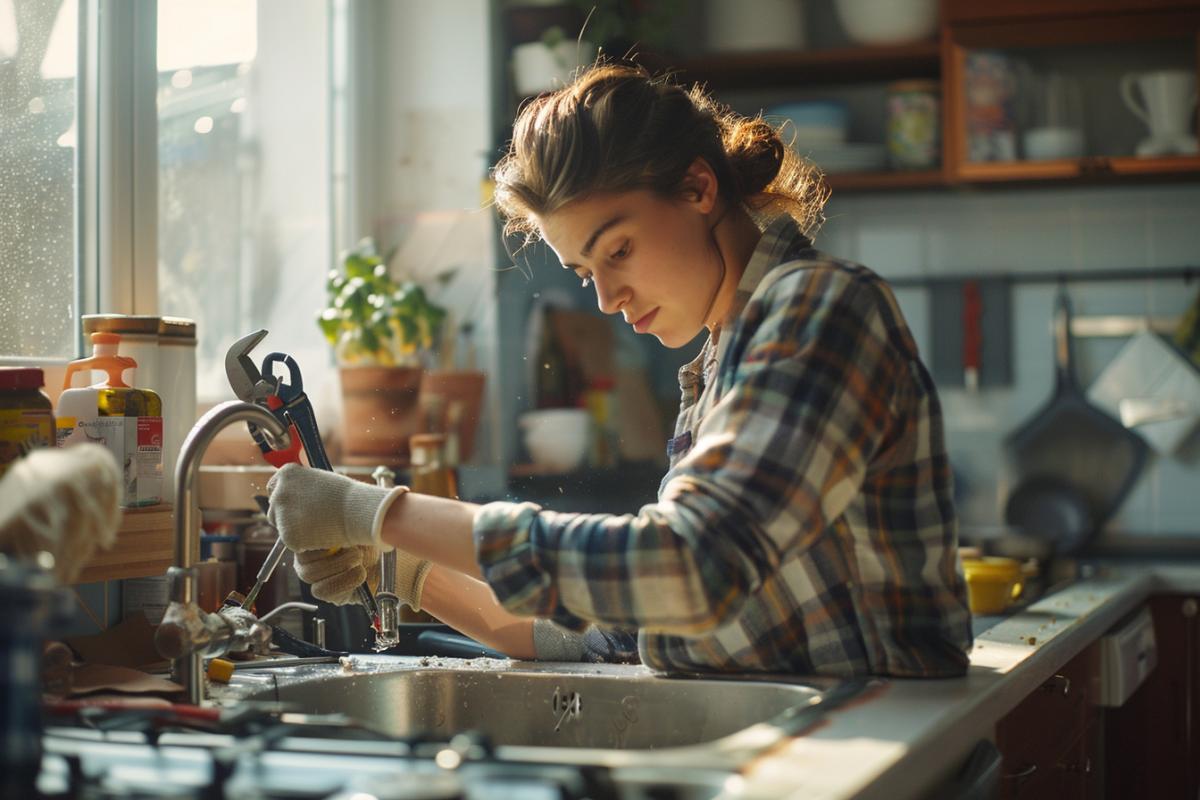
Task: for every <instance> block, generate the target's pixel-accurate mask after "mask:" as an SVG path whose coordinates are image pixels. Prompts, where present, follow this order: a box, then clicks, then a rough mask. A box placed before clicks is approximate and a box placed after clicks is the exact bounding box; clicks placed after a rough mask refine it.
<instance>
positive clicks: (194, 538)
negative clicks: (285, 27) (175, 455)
mask: <svg viewBox="0 0 1200 800" xmlns="http://www.w3.org/2000/svg"><path fill="white" fill-rule="evenodd" d="M236 422H252V423H254V424H255V425H257V426H258V427H260V428H262V429H263V431H264V432H266V434H267V440H268V441H269V442H270V444H271V446H272V447H274V448H275V449H276V450H282V449H284V448H286V447H288V445H290V444H291V437H290V436H288V432H287V428H286V427H284V425H283V423H281V422H280V421H279V420H277V419H275V417H274V416H272V415H271V412H269V411H267V410H266V409H264V408H263V407H262V406H256V405H254V404H253V403H243V402H242V401H240V400H229V401H227V402H225V403H220V404H218V405H215V406H213V407H212V409H211V410H210V411H209V412H208V413H207V414H205V415H204V416H203V417H201V418H200V419H199V421H197V422H196V424H195V426H193V428H192V430H191V432H190V433H189V434H188V437H187V439H185V440H184V442H183V448H182V449H181V450H180V451H179V460H178V461H177V462H175V502H176V506H175V565H176V566H178V567H183V568H185V569H186V568H188V567H191V566H193V565H195V564H196V562H197V561H199V560H200V508H199V506H198V505H197V503H196V498H195V491H196V480H197V477H198V476H199V474H200V462H201V461H202V460H203V458H204V453H205V451H206V450H208V446H209V445H210V444H211V443H212V440H213V439H214V438H215V437H216V435H217V434H218V433H220V432H221V431H222V430H224V429H225V428H227V427H229V426H230V425H233V424H234V423H236ZM192 599H195V598H192Z"/></svg>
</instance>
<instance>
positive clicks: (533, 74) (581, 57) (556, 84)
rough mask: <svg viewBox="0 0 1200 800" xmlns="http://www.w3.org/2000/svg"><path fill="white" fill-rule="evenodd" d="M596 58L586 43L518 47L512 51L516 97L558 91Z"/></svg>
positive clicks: (529, 43) (538, 43)
mask: <svg viewBox="0 0 1200 800" xmlns="http://www.w3.org/2000/svg"><path fill="white" fill-rule="evenodd" d="M595 58H596V46H595V45H593V44H592V43H591V42H589V41H587V40H583V41H580V42H576V41H575V40H574V39H567V40H564V41H561V42H559V43H558V44H556V45H555V46H554V47H553V48H550V47H547V46H546V45H544V44H542V43H541V42H526V43H524V44H519V45H517V46H516V47H514V48H513V51H512V66H513V83H514V84H515V87H516V90H517V94H521V95H531V94H540V93H541V92H548V91H551V90H554V89H561V88H562V87H564V86H566V85H567V84H569V83H570V82H571V81H573V80H574V79H575V75H576V73H577V72H578V70H580V69H581V68H583V67H586V66H588V65H589V64H591V63H592V61H594V60H595Z"/></svg>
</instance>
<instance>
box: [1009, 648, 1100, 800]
mask: <svg viewBox="0 0 1200 800" xmlns="http://www.w3.org/2000/svg"><path fill="white" fill-rule="evenodd" d="M1098 676H1099V663H1098V650H1097V649H1096V648H1095V647H1094V646H1093V647H1089V648H1087V649H1086V650H1084V651H1083V652H1082V653H1080V654H1079V655H1078V656H1076V657H1075V658H1074V659H1073V660H1072V661H1071V662H1070V663H1068V664H1067V665H1065V666H1064V667H1063V668H1062V669H1061V670H1059V671H1058V672H1057V673H1056V674H1055V675H1054V676H1053V677H1051V678H1050V679H1049V680H1048V681H1046V682H1045V683H1044V684H1043V685H1042V686H1041V687H1039V688H1038V689H1036V690H1034V692H1033V693H1032V694H1030V695H1029V696H1028V697H1026V698H1025V699H1024V700H1023V701H1021V703H1020V704H1019V705H1017V706H1016V708H1014V709H1013V710H1012V711H1010V712H1009V713H1008V715H1007V716H1005V717H1004V718H1003V719H1001V720H1000V722H999V723H997V725H996V747H997V749H999V750H1000V753H1001V756H1002V759H1003V761H1002V765H1001V780H1000V791H1001V797H1003V798H1022V800H1028V799H1030V798H1053V799H1054V800H1072V799H1073V798H1085V797H1095V796H1097V795H1096V793H1095V787H1096V785H1097V780H1098V778H1097V772H1098V768H1099V765H1100V750H1099V748H1100V745H1101V742H1100V727H1099V720H1098V718H1097V716H1096V710H1095V708H1094V701H1095V698H1096V691H1097V680H1098Z"/></svg>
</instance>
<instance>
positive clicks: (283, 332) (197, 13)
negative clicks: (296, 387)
mask: <svg viewBox="0 0 1200 800" xmlns="http://www.w3.org/2000/svg"><path fill="white" fill-rule="evenodd" d="M157 8H158V25H157V27H158V47H157V50H158V55H157V63H158V96H157V101H158V102H157V105H158V265H159V267H158V303H159V312H160V313H163V314H171V315H176V316H184V317H191V318H193V319H195V320H197V322H198V332H199V338H200V341H199V346H198V349H197V354H196V355H197V366H198V378H197V386H198V387H199V392H200V399H201V400H217V399H223V398H226V397H228V396H229V386H228V382H227V381H226V379H225V365H224V357H225V350H226V349H227V348H228V347H229V345H230V344H231V343H232V342H233V341H234V340H235V339H237V338H238V337H240V336H242V335H244V334H246V333H250V332H252V331H254V330H257V329H259V328H266V329H267V330H270V331H271V332H272V334H274V335H272V336H271V337H269V338H268V339H267V340H266V342H265V347H267V348H270V349H277V350H286V351H287V352H288V353H291V354H292V355H294V356H295V357H296V358H297V360H298V361H299V362H300V364H301V365H302V367H303V368H304V370H305V373H306V375H307V373H309V372H320V371H321V368H322V367H324V366H325V365H326V364H327V363H328V361H329V358H330V356H329V348H328V345H326V343H325V341H324V339H322V338H321V334H320V331H319V329H318V328H317V325H316V321H315V320H316V313H317V310H318V309H319V308H320V307H321V306H322V303H323V300H324V297H323V293H324V278H325V274H326V273H327V272H328V270H329V269H330V266H331V265H332V263H333V261H332V253H333V246H332V243H331V218H330V198H331V180H330V178H331V175H330V173H331V166H330V159H329V153H330V111H329V105H330V92H329V90H328V86H329V81H330V75H331V69H330V19H329V16H330V12H329V4H328V3H327V2H326V0H288V1H287V2H279V1H278V0H262V1H261V2H254V0H220V1H219V2H216V1H215V0H208V1H207V2H204V3H196V2H194V0H159V2H158V6H157ZM310 367H311V369H310Z"/></svg>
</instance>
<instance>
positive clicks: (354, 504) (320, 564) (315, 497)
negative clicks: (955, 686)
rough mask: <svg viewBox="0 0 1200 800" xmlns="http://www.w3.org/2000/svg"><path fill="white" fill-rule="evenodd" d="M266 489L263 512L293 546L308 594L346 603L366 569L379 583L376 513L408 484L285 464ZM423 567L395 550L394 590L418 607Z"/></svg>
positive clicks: (384, 511)
mask: <svg viewBox="0 0 1200 800" xmlns="http://www.w3.org/2000/svg"><path fill="white" fill-rule="evenodd" d="M267 491H268V492H269V493H270V500H271V505H270V512H269V514H268V519H269V521H270V523H271V524H272V525H274V526H275V529H276V530H277V531H279V538H281V539H283V542H284V544H286V545H287V546H288V549H290V550H293V551H294V552H295V553H296V574H297V575H299V576H300V579H301V580H302V581H304V582H305V583H308V584H310V585H311V587H312V593H313V597H316V598H318V599H320V600H324V601H326V602H329V603H334V604H336V605H345V604H347V603H351V602H353V601H354V599H355V598H354V590H355V588H356V587H357V586H358V585H359V584H361V583H362V582H363V580H365V579H366V578H367V577H368V576H370V577H371V581H372V583H373V584H378V581H379V557H380V555H381V553H382V552H383V550H384V548H385V547H387V546H385V545H382V544H381V539H380V530H381V529H382V527H383V519H384V517H385V516H386V515H387V511H388V509H389V508H390V507H391V505H392V503H394V502H395V501H396V500H397V499H398V498H400V497H402V496H403V495H404V494H406V493H407V492H408V487H407V486H397V487H395V488H394V489H384V488H381V487H378V486H371V485H370V484H367V483H362V482H361V481H356V480H354V479H352V478H347V477H345V476H344V475H337V474H335V473H332V472H326V471H324V470H318V469H311V468H309V467H304V466H301V465H300V464H286V465H284V467H283V468H282V469H280V470H279V471H278V472H276V473H275V474H274V475H272V476H271V479H270V480H269V481H267ZM387 549H390V547H388V548H387ZM430 567H431V564H430V562H428V561H424V560H422V559H419V558H416V557H415V556H412V555H410V554H408V553H405V552H404V551H403V550H401V551H398V552H397V554H396V596H397V597H399V598H400V600H401V602H404V603H408V604H409V605H411V606H412V607H413V608H414V609H415V610H420V602H421V589H422V587H423V586H424V584H425V578H426V576H427V575H428V574H429V569H430ZM374 589H375V585H372V590H374Z"/></svg>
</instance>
